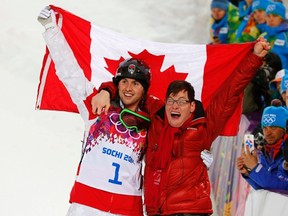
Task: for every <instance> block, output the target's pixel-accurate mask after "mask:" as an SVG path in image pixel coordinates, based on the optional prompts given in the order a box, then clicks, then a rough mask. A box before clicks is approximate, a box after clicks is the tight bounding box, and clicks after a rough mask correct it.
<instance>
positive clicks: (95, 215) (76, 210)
mask: <svg viewBox="0 0 288 216" xmlns="http://www.w3.org/2000/svg"><path fill="white" fill-rule="evenodd" d="M66 216H119V215H116V214H111V213H109V212H104V211H100V210H98V209H95V208H91V207H89V206H85V205H81V204H78V203H72V204H71V205H70V207H69V210H68V212H67V215H66Z"/></svg>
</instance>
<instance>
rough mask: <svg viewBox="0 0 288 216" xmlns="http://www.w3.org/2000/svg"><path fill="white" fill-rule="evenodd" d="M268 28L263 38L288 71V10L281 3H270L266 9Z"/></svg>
mask: <svg viewBox="0 0 288 216" xmlns="http://www.w3.org/2000/svg"><path fill="white" fill-rule="evenodd" d="M266 14H267V20H266V22H267V28H266V32H264V33H263V34H262V35H261V36H263V37H264V38H265V39H267V41H268V42H269V43H270V44H271V46H272V49H271V52H274V53H276V54H277V55H279V57H280V59H281V62H282V67H283V68H285V69H288V22H287V19H286V8H285V6H284V5H283V4H282V3H280V2H272V1H269V4H268V6H267V8H266Z"/></svg>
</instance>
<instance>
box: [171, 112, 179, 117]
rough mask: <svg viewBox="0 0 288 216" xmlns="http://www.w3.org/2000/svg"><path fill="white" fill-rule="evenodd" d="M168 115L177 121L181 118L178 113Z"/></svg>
mask: <svg viewBox="0 0 288 216" xmlns="http://www.w3.org/2000/svg"><path fill="white" fill-rule="evenodd" d="M170 114H171V117H172V118H173V119H178V118H180V116H181V114H180V113H179V112H171V113H170Z"/></svg>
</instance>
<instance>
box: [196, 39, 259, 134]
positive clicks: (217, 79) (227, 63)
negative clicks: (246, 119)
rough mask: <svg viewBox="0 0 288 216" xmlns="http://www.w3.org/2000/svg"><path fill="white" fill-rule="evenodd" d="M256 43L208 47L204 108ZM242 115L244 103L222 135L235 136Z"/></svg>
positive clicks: (238, 107) (204, 82) (203, 91)
mask: <svg viewBox="0 0 288 216" xmlns="http://www.w3.org/2000/svg"><path fill="white" fill-rule="evenodd" d="M253 46H254V43H246V44H230V45H207V62H206V64H205V68H204V75H203V88H202V96H201V100H202V103H203V106H204V108H206V107H207V106H208V104H209V103H210V100H211V99H212V98H213V95H215V93H216V92H215V90H216V91H217V90H218V89H219V88H220V87H221V86H222V85H223V83H224V81H225V80H226V79H227V78H228V77H229V75H230V74H231V73H232V71H234V70H235V68H236V67H237V66H238V65H239V63H240V62H241V61H242V60H243V58H244V57H245V56H246V55H247V53H248V52H250V51H251V49H253ZM241 114H242V103H239V105H238V106H237V109H236V110H235V112H234V114H233V116H232V117H231V118H230V120H229V121H228V122H227V124H226V126H225V129H224V130H223V132H222V135H225V136H235V135H236V134H237V132H238V127H239V123H240V119H241Z"/></svg>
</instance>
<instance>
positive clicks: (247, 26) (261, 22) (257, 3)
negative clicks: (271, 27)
mask: <svg viewBox="0 0 288 216" xmlns="http://www.w3.org/2000/svg"><path fill="white" fill-rule="evenodd" d="M244 2H247V1H244ZM249 2H251V3H252V4H251V5H250V6H249V8H248V9H247V10H246V11H247V12H246V13H245V16H244V17H242V18H241V23H240V25H239V27H238V29H237V34H236V40H237V42H238V43H243V42H248V41H254V40H256V39H257V38H258V37H259V36H260V34H261V33H263V32H265V31H266V26H267V25H266V12H265V11H266V7H267V5H268V0H253V2H252V1H249ZM239 11H241V10H240V7H239ZM240 17H241V13H240Z"/></svg>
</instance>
